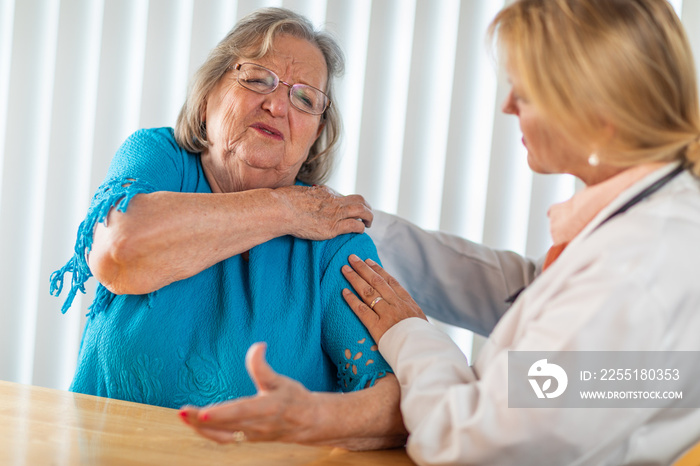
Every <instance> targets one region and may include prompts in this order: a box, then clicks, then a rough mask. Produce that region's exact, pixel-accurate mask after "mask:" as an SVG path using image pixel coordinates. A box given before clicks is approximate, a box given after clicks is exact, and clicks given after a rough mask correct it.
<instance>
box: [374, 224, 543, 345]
mask: <svg viewBox="0 0 700 466" xmlns="http://www.w3.org/2000/svg"><path fill="white" fill-rule="evenodd" d="M367 234H369V235H370V237H371V238H372V240H373V241H374V243H375V245H376V246H377V251H378V252H379V257H380V259H381V260H382V264H383V265H384V268H385V269H386V270H387V271H389V273H391V275H392V276H394V277H396V279H397V280H398V281H399V282H400V283H401V284H402V285H403V286H404V287H405V288H406V289H407V290H409V292H410V293H411V295H412V296H413V299H415V300H416V302H417V303H418V304H419V305H420V307H421V308H422V309H423V310H424V311H425V313H426V314H428V315H429V316H430V317H434V318H435V319H437V320H440V321H442V322H445V323H448V324H452V325H456V326H459V327H464V328H467V329H469V330H472V331H474V332H476V333H479V334H481V335H488V334H489V333H491V330H493V327H494V326H495V325H496V323H497V322H498V320H499V319H500V318H501V316H502V315H503V314H504V313H505V311H506V310H507V309H508V307H509V304H508V303H506V300H507V299H508V298H509V297H511V296H512V295H513V294H514V293H516V292H517V291H518V290H520V289H522V288H523V287H525V286H527V285H528V284H530V283H531V282H532V281H533V280H534V278H535V276H536V274H537V273H538V272H539V270H538V268H537V267H536V265H535V263H534V262H533V261H531V260H529V259H527V258H524V257H521V256H519V255H518V254H516V253H514V252H510V251H498V250H494V249H490V248H488V247H486V246H483V245H480V244H477V243H474V242H471V241H468V240H466V239H463V238H459V237H457V236H454V235H449V234H446V233H441V232H432V231H425V230H423V229H421V228H419V227H417V226H416V225H414V224H412V223H410V222H408V221H406V220H404V219H402V218H399V217H397V216H395V215H391V214H388V213H385V212H381V211H377V210H375V211H374V222H373V224H372V228H369V229H367Z"/></svg>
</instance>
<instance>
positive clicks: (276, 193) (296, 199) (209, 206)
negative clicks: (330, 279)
mask: <svg viewBox="0 0 700 466" xmlns="http://www.w3.org/2000/svg"><path fill="white" fill-rule="evenodd" d="M371 222H372V212H371V210H370V208H369V206H368V205H367V204H366V202H365V201H364V199H363V198H362V197H361V196H357V195H354V196H340V195H338V194H336V193H334V192H332V191H331V190H329V189H327V188H324V187H321V186H314V187H305V186H288V187H283V188H278V189H256V190H249V191H242V192H238V193H228V194H203V193H176V192H167V191H158V192H153V193H143V194H138V195H136V196H134V198H133V199H132V200H131V202H130V203H129V207H128V210H127V211H126V212H121V211H119V210H116V209H114V208H113V209H112V210H111V211H110V213H109V215H108V217H107V221H106V222H105V223H104V224H102V223H99V224H97V226H96V228H95V232H94V239H93V245H92V250H91V252H90V255H89V260H88V262H89V265H90V270H91V271H92V273H93V275H95V277H96V278H97V280H98V281H99V282H100V283H102V284H103V285H104V286H105V287H107V289H109V290H110V291H112V292H113V293H116V294H144V293H149V292H151V291H154V290H157V289H159V288H162V287H163V286H165V285H168V284H170V283H172V282H174V281H177V280H181V279H184V278H188V277H191V276H193V275H195V274H197V273H199V272H201V271H202V270H204V269H206V268H208V267H210V266H212V265H213V264H216V263H217V262H220V261H222V260H224V259H227V258H229V257H232V256H235V255H237V254H240V253H242V252H245V251H248V250H249V249H250V248H252V247H254V246H257V245H258V244H261V243H263V242H265V241H268V240H270V239H272V238H276V237H278V236H283V235H293V236H296V237H299V238H305V239H312V240H321V239H329V238H333V237H335V236H337V235H340V234H343V233H360V232H362V231H364V228H365V226H369V225H370V224H371Z"/></svg>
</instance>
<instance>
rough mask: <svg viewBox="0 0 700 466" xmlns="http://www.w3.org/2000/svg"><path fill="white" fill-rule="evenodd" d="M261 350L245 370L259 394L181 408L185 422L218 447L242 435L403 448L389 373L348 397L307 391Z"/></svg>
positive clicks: (250, 353) (359, 447)
mask: <svg viewBox="0 0 700 466" xmlns="http://www.w3.org/2000/svg"><path fill="white" fill-rule="evenodd" d="M264 354H265V345H264V344H260V343H258V344H255V345H253V346H251V348H250V350H249V351H248V355H247V357H246V367H247V368H248V372H249V374H250V376H251V378H252V379H253V381H254V382H255V386H256V387H257V389H258V394H257V395H256V396H253V397H248V398H239V399H237V400H235V401H230V402H228V403H224V404H219V405H214V406H210V407H205V408H195V407H184V408H183V409H182V410H181V411H180V415H181V416H182V418H183V420H184V421H185V422H186V423H187V424H189V425H190V426H191V427H192V428H194V429H195V430H196V431H197V432H198V433H199V434H201V435H203V436H205V437H207V438H210V439H212V440H214V441H217V442H220V443H226V442H233V441H235V440H236V438H238V437H237V436H236V435H234V434H235V433H237V432H243V433H244V434H245V436H246V438H247V439H248V440H249V441H254V442H255V441H276V442H292V443H301V444H307V445H332V446H337V447H343V448H347V449H351V450H371V449H380V448H391V447H396V446H402V445H404V444H405V441H406V436H407V432H406V429H405V427H404V425H403V420H402V418H401V413H400V410H399V398H400V394H399V385H398V382H397V380H396V377H395V376H394V375H393V374H388V375H387V376H385V377H383V378H381V379H379V380H378V381H377V383H376V384H375V385H374V386H373V387H370V388H366V389H364V390H359V391H355V392H350V393H319V392H310V391H308V390H307V389H306V388H304V387H303V386H302V385H301V384H300V383H299V382H296V381H294V380H292V379H290V378H287V377H284V376H282V375H279V374H277V373H275V372H274V371H273V370H272V368H271V367H270V366H269V365H268V364H267V363H266V362H265V356H264Z"/></svg>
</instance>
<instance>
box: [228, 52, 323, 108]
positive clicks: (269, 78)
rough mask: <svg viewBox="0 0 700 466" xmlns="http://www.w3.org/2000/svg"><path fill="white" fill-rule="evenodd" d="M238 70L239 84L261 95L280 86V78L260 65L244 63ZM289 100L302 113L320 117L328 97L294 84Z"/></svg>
mask: <svg viewBox="0 0 700 466" xmlns="http://www.w3.org/2000/svg"><path fill="white" fill-rule="evenodd" d="M236 68H237V69H238V83H239V84H240V85H241V86H243V87H245V88H246V89H249V90H251V91H254V92H257V93H259V94H269V93H271V92H273V91H274V90H275V89H277V86H279V84H280V82H281V81H280V80H279V77H278V76H277V75H276V74H275V73H274V72H272V71H271V70H268V69H267V68H264V67H262V66H260V65H256V64H253V63H242V64H239V65H237V66H236ZM289 99H290V101H291V102H292V105H294V106H295V107H296V108H298V109H299V110H301V111H302V112H306V113H311V114H313V115H320V114H321V113H323V112H324V111H325V110H326V107H327V103H326V102H327V97H326V95H325V94H324V93H323V92H321V91H320V90H318V89H316V88H315V87H311V86H307V85H306V84H293V85H292V86H291V88H290V90H289Z"/></svg>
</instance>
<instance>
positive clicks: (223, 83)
mask: <svg viewBox="0 0 700 466" xmlns="http://www.w3.org/2000/svg"><path fill="white" fill-rule="evenodd" d="M342 68H343V57H342V54H341V52H340V49H339V48H338V46H337V44H336V43H335V42H334V40H333V39H332V38H331V37H330V36H329V35H327V34H326V33H323V32H318V31H315V30H314V29H313V27H312V25H311V24H310V22H309V21H308V20H306V19H305V18H303V17H301V16H299V15H297V14H295V13H293V12H291V11H289V10H285V9H276V8H272V9H264V10H259V11H257V12H255V13H253V14H251V15H249V16H248V17H246V18H244V19H242V20H241V21H240V22H239V23H238V24H237V25H236V26H235V27H234V29H233V30H232V31H231V32H230V33H229V34H228V35H227V36H226V37H225V38H224V39H223V40H222V41H221V42H220V43H219V44H218V46H217V47H216V48H215V49H214V50H213V51H212V53H211V54H210V56H209V57H208V59H207V60H206V62H205V63H204V65H203V66H202V67H201V68H200V69H199V71H198V72H197V74H196V75H195V77H194V81H193V84H192V86H191V88H190V91H189V94H188V97H187V100H186V102H185V104H184V106H183V108H182V111H181V113H180V116H179V118H178V121H177V125H176V127H175V129H174V130H173V129H171V128H159V129H148V130H141V131H138V132H136V133H135V134H133V135H132V136H131V137H130V138H129V139H128V140H127V141H126V142H125V143H124V144H123V145H122V147H121V148H120V149H119V151H118V152H117V154H116V156H115V157H114V159H113V161H112V163H111V166H110V168H109V172H108V173H107V176H106V179H105V181H104V183H103V184H102V186H101V187H100V188H99V190H98V192H97V193H96V194H95V196H94V198H93V201H92V204H91V206H90V209H89V211H88V214H87V217H86V219H85V221H84V222H83V223H82V224H81V226H80V229H79V232H78V240H77V243H76V247H75V255H74V256H73V258H72V259H71V260H70V261H69V263H68V264H67V265H66V266H65V267H64V268H63V269H61V270H59V271H58V272H56V273H55V274H54V275H53V276H52V288H53V289H52V292H54V293H56V294H58V293H60V291H61V287H62V280H63V275H64V274H65V273H66V272H72V274H73V277H72V278H73V281H72V285H71V289H70V292H69V295H68V299H67V300H66V303H65V305H64V307H63V311H64V312H65V311H66V309H67V308H68V307H70V304H71V301H72V300H73V297H74V295H75V293H76V292H77V291H82V290H83V284H84V282H85V281H86V280H87V279H88V278H89V277H90V276H91V275H92V274H94V276H95V278H96V279H97V281H98V282H99V285H98V288H97V292H96V298H95V301H94V303H93V304H92V306H91V307H90V313H89V314H88V320H87V324H86V327H85V331H84V335H83V340H82V345H81V349H80V354H79V360H78V366H77V370H76V374H75V378H74V380H73V383H72V386H71V390H73V391H76V392H81V393H87V394H93V395H100V396H106V397H113V398H120V399H124V400H131V401H136V402H141V403H149V404H154V405H161V406H167V407H180V406H183V405H208V404H212V403H217V402H222V401H226V400H230V399H234V398H238V397H246V396H253V395H255V394H256V391H257V390H256V388H258V389H259V388H261V386H260V382H259V381H258V380H257V379H256V374H251V376H252V377H253V379H252V380H251V379H250V378H249V376H248V374H246V368H245V365H244V355H245V353H246V350H247V349H248V347H249V346H250V345H251V344H252V343H253V342H256V341H266V342H268V343H269V360H270V363H271V364H272V366H273V367H274V368H275V369H276V370H277V371H279V372H280V373H282V374H284V375H286V376H287V377H290V378H291V379H295V380H296V381H298V383H299V384H300V386H303V387H304V388H305V389H308V390H311V391H314V392H338V391H343V392H356V393H353V394H348V395H345V396H341V394H339V393H336V394H334V393H325V394H324V396H325V398H324V399H325V400H327V401H328V402H329V403H332V404H334V406H335V407H336V409H340V410H341V411H342V410H345V411H344V412H346V417H347V419H348V420H349V421H348V424H347V425H346V426H343V427H344V429H345V430H343V431H342V432H340V433H339V431H338V428H337V425H338V422H337V418H332V419H327V422H328V425H319V423H318V421H319V419H318V418H317V419H313V418H309V417H308V416H296V417H295V418H294V419H293V422H294V428H295V430H296V432H297V433H298V434H303V435H304V436H305V437H304V440H306V441H309V442H311V441H313V442H315V443H332V444H336V445H344V446H349V447H352V448H376V447H380V446H388V445H394V444H396V443H401V441H402V440H403V438H405V436H404V435H403V432H405V431H403V426H402V424H401V418H400V415H399V413H398V385H397V382H396V379H395V377H394V376H393V374H391V373H390V372H391V369H390V368H389V367H388V365H387V364H386V362H385V361H384V360H383V358H382V357H381V355H380V354H379V353H378V352H377V348H376V345H375V343H374V342H373V341H372V339H371V337H370V335H369V334H368V332H367V331H366V329H365V328H364V327H363V326H362V324H361V323H360V322H359V320H358V319H357V318H356V317H355V316H354V314H353V313H352V312H351V310H350V309H349V308H348V306H347V304H346V303H345V302H344V301H343V299H342V295H341V290H342V289H343V287H345V286H347V282H346V281H345V279H344V278H343V276H342V274H341V273H340V267H341V265H342V263H343V262H344V260H345V258H346V257H347V255H348V254H350V253H351V252H355V251H357V252H361V253H362V254H364V255H367V256H370V257H374V258H377V255H376V250H375V248H374V246H373V243H372V241H371V240H370V239H369V237H368V236H367V235H365V234H350V233H361V232H362V231H363V230H364V227H365V224H366V225H369V224H370V223H371V219H372V214H371V212H370V210H369V208H368V206H367V205H366V204H365V203H364V200H363V199H362V198H361V197H359V196H350V197H341V196H337V195H334V194H333V193H331V192H330V191H328V190H326V189H324V188H321V187H316V186H310V184H315V183H321V182H323V180H324V179H325V177H326V175H327V174H328V171H329V168H330V164H331V162H332V159H333V156H334V153H335V149H336V143H337V141H338V137H339V131H340V117H339V114H338V112H337V110H336V109H335V107H334V106H333V105H332V97H333V90H332V89H333V79H334V77H335V76H337V75H338V74H339V73H340V72H342ZM263 388H264V387H263ZM351 395H352V396H351ZM319 396H320V395H319ZM285 409H286V408H285V407H284V406H280V407H279V409H278V410H277V412H278V413H279V415H280V416H283V415H287V411H285ZM358 410H359V411H362V412H363V414H362V416H359V415H358V413H357V411H358ZM287 417H288V418H289V416H287ZM305 422H306V423H308V424H309V426H306V428H305V425H304V423H305ZM312 422H313V423H314V424H313V426H311V423H312ZM348 426H351V427H350V428H349V429H348ZM292 440H299V439H298V438H297V439H292Z"/></svg>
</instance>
